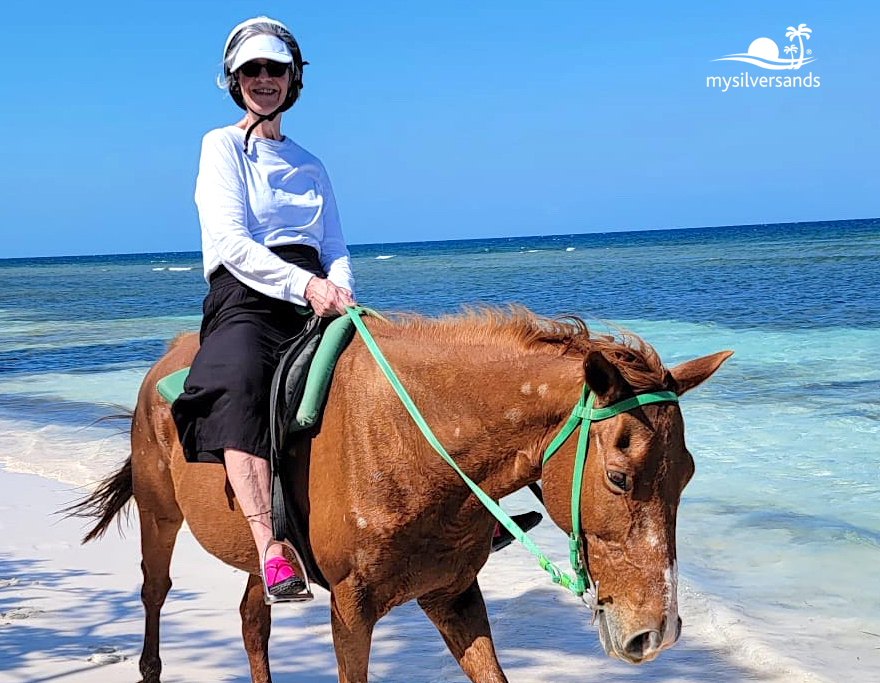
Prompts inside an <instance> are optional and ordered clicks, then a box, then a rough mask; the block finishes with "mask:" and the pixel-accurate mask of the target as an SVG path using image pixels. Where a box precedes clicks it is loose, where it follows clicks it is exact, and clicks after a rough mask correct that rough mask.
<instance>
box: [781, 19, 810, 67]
mask: <svg viewBox="0 0 880 683" xmlns="http://www.w3.org/2000/svg"><path fill="white" fill-rule="evenodd" d="M812 32H813V31H812V29H808V28H807V25H806V24H798V27H797V28H795V27H794V26H789V27H788V29H786V34H785V37H786V38H788V39H789V40H790V41H791V42H794V39H795V38H797V39H798V42H799V43H800V44H801V58H800V59H799V60H798V63H797V66H794V67H792V68H793V69H800V68H801V66H802V65H803V63H804V38H806V39H807V40H809V39H810V34H811V33H812ZM786 51H787V50H786ZM792 61H794V59H792Z"/></svg>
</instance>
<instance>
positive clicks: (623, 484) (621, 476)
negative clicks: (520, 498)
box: [607, 470, 629, 491]
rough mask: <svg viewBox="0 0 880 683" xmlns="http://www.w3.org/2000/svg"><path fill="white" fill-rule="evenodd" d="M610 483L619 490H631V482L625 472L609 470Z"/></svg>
mask: <svg viewBox="0 0 880 683" xmlns="http://www.w3.org/2000/svg"><path fill="white" fill-rule="evenodd" d="M607 475H608V481H610V482H611V483H612V484H614V485H615V486H616V487H617V488H619V489H620V490H622V491H628V490H629V481H628V480H627V477H626V473H625V472H618V471H617V470H608V472H607Z"/></svg>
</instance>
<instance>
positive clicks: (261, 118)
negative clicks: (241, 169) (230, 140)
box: [239, 62, 308, 154]
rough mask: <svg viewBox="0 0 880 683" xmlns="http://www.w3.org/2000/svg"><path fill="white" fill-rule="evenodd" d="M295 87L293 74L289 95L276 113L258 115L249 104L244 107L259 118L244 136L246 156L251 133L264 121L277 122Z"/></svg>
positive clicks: (288, 87) (290, 79)
mask: <svg viewBox="0 0 880 683" xmlns="http://www.w3.org/2000/svg"><path fill="white" fill-rule="evenodd" d="M305 63H306V64H307V63H308V62H305ZM239 87H241V86H239ZM294 87H296V80H295V78H294V76H293V74H292V73H291V75H290V78H289V79H288V81H287V95H286V96H285V98H284V102H282V103H281V104H280V105H279V106H278V108H277V109H276V110H275V111H273V112H272V113H271V114H258V113H257V112H255V111H254V110H253V109H251V108H250V107H248V106H247V104H246V103H245V105H244V106H245V109H247V111H249V112H250V113H251V114H253V115H254V116H256V117H257V120H256V121H254V122H253V123H252V124H251V125H250V127H249V128H248V129H247V132H246V133H245V135H244V153H245V154H247V151H248V140H250V139H251V133H253V132H254V128H256V127H257V126H259V125H260V124H261V123H262V122H263V121H274V120H275V117H276V116H278V114H280V113H281V112H282V111H284V109H285V105H287V102H288V100H289V99H290V97H291V92H292V91H291V88H294ZM242 101H244V96H243V95H242Z"/></svg>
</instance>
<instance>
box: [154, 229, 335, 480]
mask: <svg viewBox="0 0 880 683" xmlns="http://www.w3.org/2000/svg"><path fill="white" fill-rule="evenodd" d="M272 251H274V252H275V253H276V254H278V255H279V256H280V257H281V258H283V259H284V260H285V261H287V262H288V263H294V264H296V265H297V266H299V267H301V268H303V269H305V270H307V271H309V272H311V273H314V274H315V275H318V276H320V277H324V276H325V274H324V271H323V270H322V269H321V263H320V260H319V259H318V252H317V251H316V250H315V249H313V248H312V247H307V246H303V245H291V246H287V247H276V248H274V249H273V250H272ZM210 280H211V286H210V289H209V291H208V295H207V296H206V297H205V302H204V305H203V318H202V328H201V332H200V335H199V339H200V342H201V347H200V348H199V351H198V353H197V354H196V357H195V358H194V359H193V363H192V367H191V368H190V371H189V376H188V377H187V378H186V382H185V383H184V385H183V386H184V393H183V394H181V395H180V397H179V398H178V399H177V400H176V401H174V403H173V404H172V406H171V413H172V415H173V416H174V422H175V424H176V425H177V433H178V436H179V437H180V442H181V444H182V445H183V454H184V457H185V458H186V459H187V460H188V461H189V462H213V463H217V462H223V450H224V449H225V448H235V449H237V450H240V451H244V452H245V453H250V454H252V455H256V456H257V457H260V458H265V459H267V460H268V459H269V456H270V453H271V439H270V436H269V389H270V386H271V383H272V375H273V373H274V372H275V368H276V366H277V365H278V347H279V346H280V345H281V343H282V342H283V341H285V340H287V339H289V338H290V337H293V336H295V335H296V334H297V333H298V332H299V331H300V330H302V328H303V326H304V325H305V323H306V320H307V318H306V317H305V316H303V315H302V313H300V312H298V311H297V307H296V306H295V305H294V304H292V303H289V302H287V301H282V300H280V299H273V298H272V297H269V296H266V295H265V294H260V293H259V292H256V291H254V290H253V289H251V288H250V287H248V286H247V285H245V284H243V283H242V282H239V281H238V280H237V279H236V278H235V277H234V276H233V275H232V274H231V273H230V272H229V271H228V270H226V268H224V267H223V266H221V267H220V268H219V269H218V270H216V271H215V272H214V273H212V274H211V278H210Z"/></svg>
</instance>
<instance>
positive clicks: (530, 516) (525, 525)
mask: <svg viewBox="0 0 880 683" xmlns="http://www.w3.org/2000/svg"><path fill="white" fill-rule="evenodd" d="M511 519H512V520H513V521H514V522H516V524H517V526H519V528H520V529H522V530H523V531H528V530H529V529H534V528H535V527H536V526H538V524H540V523H541V520H542V519H544V515H542V514H541V513H540V512H537V511H535V510H532V511H531V512H524V513H523V514H521V515H514V516H513V517H511ZM499 531H500V534H499V535H498V536H497V537H496V538H493V539H492V550H491V551H490V552H493V553H497V552H498V551H499V550H503V549H504V548H506V547H507V546H509V545H510V544H511V543H512V542H513V540H514V539H513V534H512V533H510V532H509V531H508V530H507V529H505V528H504V527H503V526H502V527H499Z"/></svg>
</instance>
